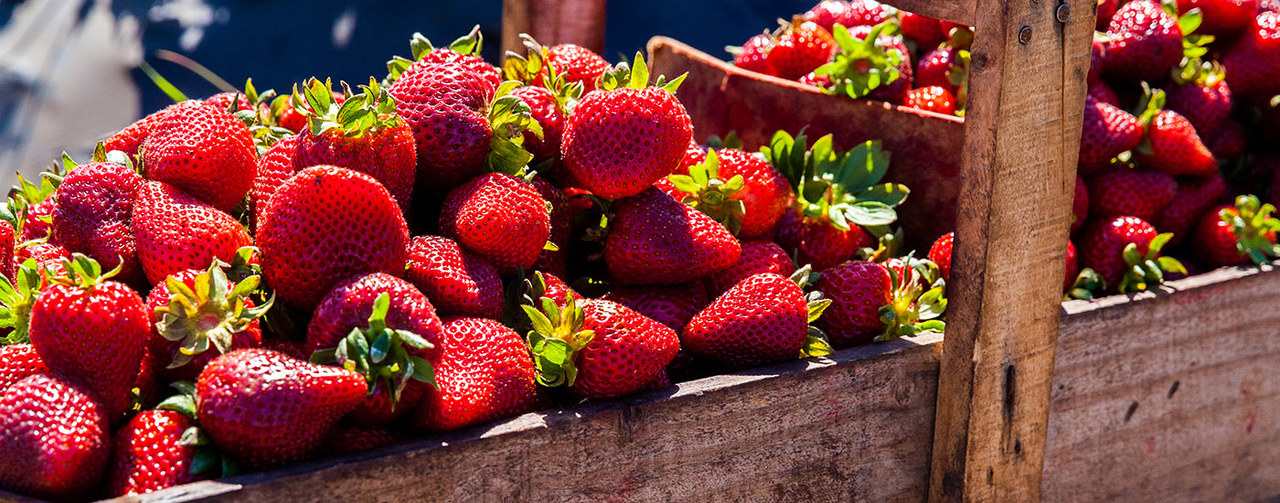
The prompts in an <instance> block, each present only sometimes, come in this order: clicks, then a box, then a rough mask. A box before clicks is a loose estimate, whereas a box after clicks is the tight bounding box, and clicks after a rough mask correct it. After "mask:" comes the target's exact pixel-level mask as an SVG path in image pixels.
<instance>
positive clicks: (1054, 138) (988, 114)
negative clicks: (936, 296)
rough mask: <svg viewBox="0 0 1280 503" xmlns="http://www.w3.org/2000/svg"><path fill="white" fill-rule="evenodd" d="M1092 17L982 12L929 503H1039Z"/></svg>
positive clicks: (1001, 7)
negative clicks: (1035, 502)
mask: <svg viewBox="0 0 1280 503" xmlns="http://www.w3.org/2000/svg"><path fill="white" fill-rule="evenodd" d="M1093 7H1094V6H1093V5H1092V3H1091V2H1089V1H1083V0H1072V1H1070V2H1069V4H1068V8H1069V9H1070V10H1071V12H1073V14H1071V15H1069V16H1065V18H1066V19H1065V21H1066V22H1065V23H1062V22H1059V21H1058V20H1057V19H1055V18H1056V17H1057V15H1058V14H1059V13H1060V12H1061V11H1060V10H1059V9H1060V5H1059V4H1058V3H1057V2H1035V1H1032V2H1021V1H1015V2H1009V1H1002V0H979V1H978V2H977V9H976V13H975V17H976V19H978V20H979V22H978V24H977V36H976V38H975V45H974V47H973V59H972V65H971V70H970V74H969V89H970V92H969V100H970V101H969V109H968V112H967V114H966V115H967V116H966V122H967V130H966V136H965V150H964V155H965V159H964V167H963V169H962V174H963V178H964V184H963V185H962V187H961V192H960V198H959V210H958V213H957V225H956V228H957V231H956V240H955V249H954V250H955V251H954V257H953V262H952V273H951V274H952V276H951V279H952V282H951V291H950V292H949V294H950V295H949V296H950V298H951V304H950V307H949V309H948V311H949V312H948V318H949V319H948V327H947V328H948V330H947V332H948V337H947V339H946V341H945V343H944V359H943V364H942V369H941V376H940V384H939V390H938V411H937V420H936V423H935V439H934V442H935V443H934V450H933V470H932V473H931V479H930V490H929V496H930V500H931V501H960V500H964V501H1029V500H1035V499H1038V497H1039V495H1040V483H1041V472H1042V468H1043V460H1044V440H1045V433H1046V428H1047V423H1048V406H1049V394H1050V386H1051V384H1050V382H1051V379H1052V377H1053V354H1054V344H1055V341H1056V338H1057V321H1058V316H1057V311H1058V309H1059V308H1058V302H1057V299H1058V298H1059V297H1060V295H1061V290H1060V285H1061V283H1060V282H1059V280H1058V278H1061V277H1062V274H1063V260H1064V253H1065V243H1066V241H1067V227H1068V226H1069V223H1070V219H1069V215H1070V206H1071V197H1072V196H1071V194H1072V187H1073V186H1074V182H1075V158H1076V154H1077V150H1078V148H1079V139H1080V125H1081V115H1080V113H1079V112H1078V109H1081V108H1082V107H1081V105H1082V104H1083V102H1084V90H1085V73H1086V71H1087V69H1088V65H1089V49H1088V47H1089V42H1088V40H1089V35H1090V34H1091V33H1092V29H1093V28H1092V26H1093V16H1092V12H1093Z"/></svg>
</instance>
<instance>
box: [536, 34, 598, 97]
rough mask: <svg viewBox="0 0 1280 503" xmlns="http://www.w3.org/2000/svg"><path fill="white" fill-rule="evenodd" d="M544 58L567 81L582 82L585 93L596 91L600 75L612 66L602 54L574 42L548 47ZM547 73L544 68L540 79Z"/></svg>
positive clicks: (571, 82)
mask: <svg viewBox="0 0 1280 503" xmlns="http://www.w3.org/2000/svg"><path fill="white" fill-rule="evenodd" d="M544 58H545V60H546V62H547V65H549V66H550V67H551V68H554V69H555V71H556V73H557V74H558V75H560V76H563V77H564V79H565V81H566V82H568V83H570V84H582V93H583V94H586V93H589V92H592V91H595V90H596V89H597V87H596V83H597V82H598V81H599V80H600V76H601V75H604V73H605V72H607V71H609V67H610V65H609V62H608V61H605V59H604V58H602V57H600V55H598V54H596V53H594V52H591V50H590V49H587V48H586V47H582V46H580V45H574V44H559V45H553V46H551V47H548V48H547V53H546V55H545V56H544ZM545 74H546V70H543V71H542V73H541V74H539V79H538V80H539V81H541V80H542V76H543V75H545Z"/></svg>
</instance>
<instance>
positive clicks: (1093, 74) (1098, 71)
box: [1085, 31, 1118, 106]
mask: <svg viewBox="0 0 1280 503" xmlns="http://www.w3.org/2000/svg"><path fill="white" fill-rule="evenodd" d="M1106 52H1107V39H1106V36H1104V35H1102V34H1101V33H1098V32H1096V31H1095V32H1093V46H1092V49H1091V50H1090V52H1089V73H1088V75H1087V76H1086V77H1085V82H1087V83H1088V84H1089V94H1093V88H1094V86H1096V85H1098V84H1103V85H1105V84H1104V83H1103V82H1102V58H1103V55H1104V54H1106ZM1112 104H1113V105H1115V103H1112ZM1117 106H1118V105H1117Z"/></svg>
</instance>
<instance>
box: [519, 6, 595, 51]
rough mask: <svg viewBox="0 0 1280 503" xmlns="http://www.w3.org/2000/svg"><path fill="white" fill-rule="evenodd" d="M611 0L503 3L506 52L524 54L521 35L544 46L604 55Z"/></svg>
mask: <svg viewBox="0 0 1280 503" xmlns="http://www.w3.org/2000/svg"><path fill="white" fill-rule="evenodd" d="M607 4H608V2H607V0H503V2H502V50H503V51H515V52H516V53H519V54H524V46H523V45H522V44H521V42H520V34H521V33H528V34H529V35H532V36H533V38H534V39H537V41H538V42H540V43H542V44H543V45H547V46H551V45H555V44H578V45H580V46H583V47H586V48H587V49H591V50H592V51H595V52H596V54H602V53H604V25H605V22H604V21H605V7H606V5H607Z"/></svg>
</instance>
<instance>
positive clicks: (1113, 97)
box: [1089, 81, 1120, 108]
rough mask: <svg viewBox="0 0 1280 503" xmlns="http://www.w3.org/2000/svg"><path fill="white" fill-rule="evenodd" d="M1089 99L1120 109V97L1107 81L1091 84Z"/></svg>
mask: <svg viewBox="0 0 1280 503" xmlns="http://www.w3.org/2000/svg"><path fill="white" fill-rule="evenodd" d="M1089 97H1090V98H1093V100H1094V101H1096V102H1098V103H1106V104H1108V105H1111V106H1113V107H1116V108H1120V95H1118V94H1116V92H1115V90H1113V89H1111V86H1109V85H1107V83H1106V82H1105V81H1098V82H1095V83H1093V84H1089Z"/></svg>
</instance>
